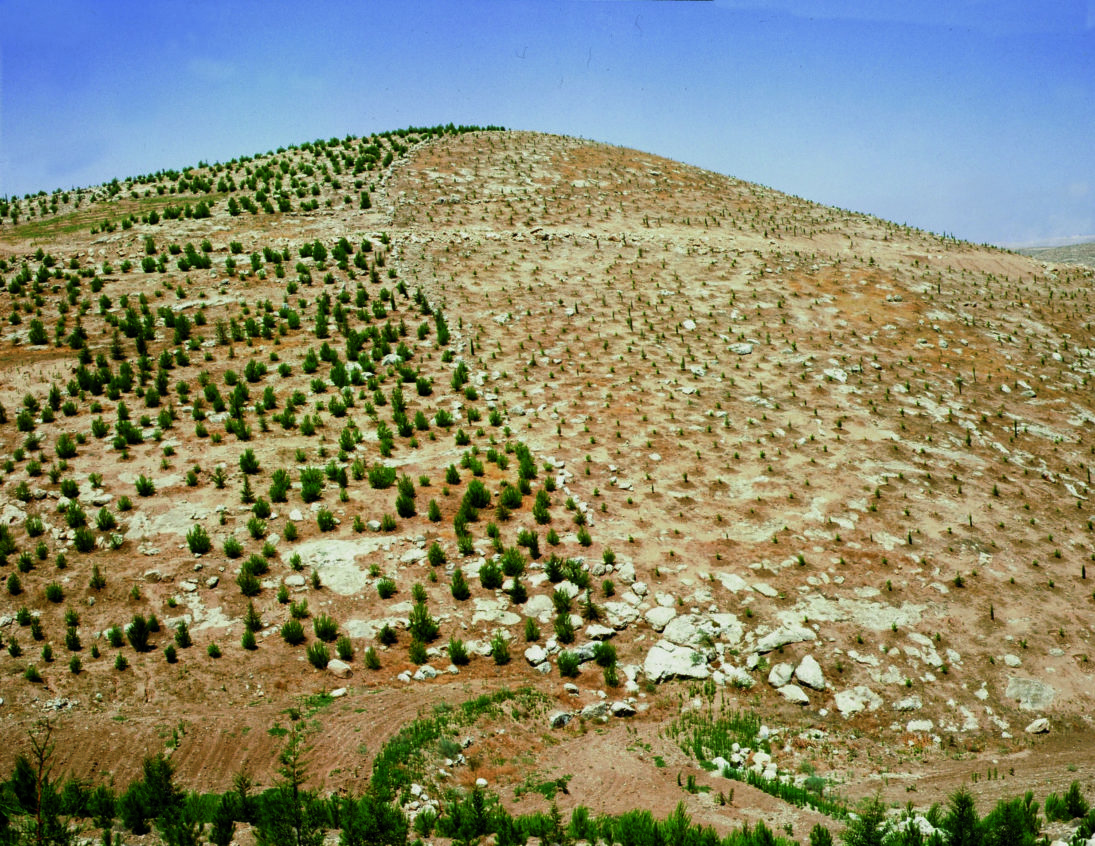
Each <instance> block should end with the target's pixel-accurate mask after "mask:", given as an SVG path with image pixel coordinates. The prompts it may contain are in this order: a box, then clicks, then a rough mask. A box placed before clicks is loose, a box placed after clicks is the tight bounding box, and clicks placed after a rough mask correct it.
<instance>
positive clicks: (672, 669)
mask: <svg viewBox="0 0 1095 846" xmlns="http://www.w3.org/2000/svg"><path fill="white" fill-rule="evenodd" d="M643 672H644V673H645V674H646V677H647V678H648V679H650V680H651V681H653V682H663V681H666V680H667V679H675V678H683V679H705V678H707V677H708V676H709V675H711V672H710V670H708V669H707V659H706V658H705V657H704V656H703V654H702V653H701V652H697V651H696V650H694V649H689V648H688V647H687V646H678V645H677V644H674V643H669V642H668V641H664V640H662V641H659V642H658V643H656V644H655V645H654V646H653V647H652V648H651V650H650V651H649V652H648V653H647V654H646V661H645V662H644V663H643Z"/></svg>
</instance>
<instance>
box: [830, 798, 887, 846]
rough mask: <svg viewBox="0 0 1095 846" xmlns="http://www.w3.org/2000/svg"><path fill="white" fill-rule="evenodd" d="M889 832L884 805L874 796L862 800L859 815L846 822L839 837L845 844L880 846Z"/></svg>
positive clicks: (848, 845) (852, 845) (851, 845)
mask: <svg viewBox="0 0 1095 846" xmlns="http://www.w3.org/2000/svg"><path fill="white" fill-rule="evenodd" d="M889 832H890V829H889V825H888V824H887V821H886V806H885V805H883V804H882V801H881V800H880V799H879V798H878V797H877V796H876V797H874V798H871V799H865V800H864V801H863V803H862V804H861V805H860V806H859V816H858V817H857V818H856V819H854V820H851V821H850V822H849V823H848V827H847V828H846V829H844V831H843V832H841V835H840V839H841V840H843V841H844V842H845V844H847V846H882V844H883V842H884V841H885V840H886V836H887V835H888V834H889Z"/></svg>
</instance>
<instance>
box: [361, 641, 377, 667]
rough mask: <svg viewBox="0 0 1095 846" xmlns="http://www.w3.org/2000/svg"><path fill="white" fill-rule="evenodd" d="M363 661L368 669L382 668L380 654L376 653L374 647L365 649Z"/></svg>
mask: <svg viewBox="0 0 1095 846" xmlns="http://www.w3.org/2000/svg"><path fill="white" fill-rule="evenodd" d="M361 661H362V663H363V664H364V665H365V667H366V669H369V670H379V669H380V656H379V655H377V654H376V650H375V649H373V647H371V646H370V647H369V648H368V649H366V650H365V652H364V654H363V655H362V656H361Z"/></svg>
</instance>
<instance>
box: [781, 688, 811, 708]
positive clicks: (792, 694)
mask: <svg viewBox="0 0 1095 846" xmlns="http://www.w3.org/2000/svg"><path fill="white" fill-rule="evenodd" d="M776 692H777V693H778V694H779V695H780V696H782V697H783V698H784V699H786V700H787V701H788V702H790V703H791V704H792V705H809V704H810V697H809V696H807V695H806V694H805V693H804V692H803V690H802V688H801V687H799V686H798V685H797V684H785V685H783V687H781V688H778V689H777V690H776Z"/></svg>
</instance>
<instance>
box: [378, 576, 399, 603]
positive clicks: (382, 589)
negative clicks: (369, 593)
mask: <svg viewBox="0 0 1095 846" xmlns="http://www.w3.org/2000/svg"><path fill="white" fill-rule="evenodd" d="M395 591H396V587H395V582H394V581H392V580H391V579H387V578H385V579H381V580H380V581H379V582H377V583H376V592H377V593H378V594H380V598H381V599H390V598H391V597H392V596H393V595H394V594H395Z"/></svg>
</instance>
